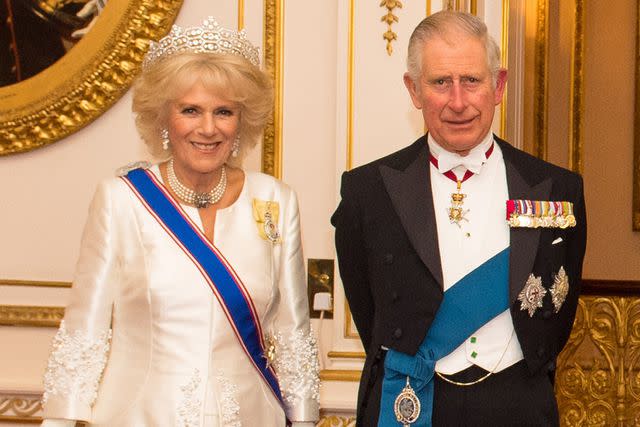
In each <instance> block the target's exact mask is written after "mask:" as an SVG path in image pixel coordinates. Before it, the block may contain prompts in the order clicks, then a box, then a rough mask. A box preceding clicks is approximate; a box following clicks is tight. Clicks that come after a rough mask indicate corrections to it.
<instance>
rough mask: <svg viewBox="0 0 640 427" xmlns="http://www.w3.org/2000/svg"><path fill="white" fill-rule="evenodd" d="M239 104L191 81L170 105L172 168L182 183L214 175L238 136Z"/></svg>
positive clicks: (190, 182)
mask: <svg viewBox="0 0 640 427" xmlns="http://www.w3.org/2000/svg"><path fill="white" fill-rule="evenodd" d="M239 124H240V106H239V105H238V104H236V103H234V102H231V101H229V100H227V99H225V98H223V97H220V96H218V95H217V94H216V93H213V92H212V91H210V90H207V89H205V87H204V86H203V85H202V84H201V83H196V84H194V85H193V86H192V87H191V88H189V89H188V90H187V91H186V92H184V94H183V95H182V96H181V97H179V98H178V99H176V100H175V101H174V102H172V103H171V104H170V106H169V115H168V126H167V128H168V131H169V140H170V141H171V147H172V150H173V159H174V160H173V161H174V169H175V170H176V173H177V174H178V176H179V177H180V178H181V180H183V181H184V184H185V185H189V184H191V186H193V185H194V184H197V183H200V182H202V181H207V180H208V179H212V178H213V177H217V176H218V174H217V172H218V171H219V170H220V168H221V166H222V165H223V164H224V163H225V162H226V161H227V159H228V158H229V155H230V153H231V148H232V146H233V142H234V140H235V139H236V136H237V135H238V126H239Z"/></svg>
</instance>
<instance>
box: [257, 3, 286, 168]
mask: <svg viewBox="0 0 640 427" xmlns="http://www.w3.org/2000/svg"><path fill="white" fill-rule="evenodd" d="M283 1H284V0H264V68H265V70H266V71H267V73H269V75H270V76H271V78H272V80H273V88H274V98H273V103H274V106H273V114H272V116H271V117H270V118H269V120H268V121H267V125H266V126H265V129H264V136H263V139H262V172H264V173H266V174H269V175H272V176H274V177H276V178H280V177H281V176H282V108H283V104H282V101H283V100H282V97H283V78H282V71H283V69H284V55H283V50H284V46H283V43H284V39H283V34H282V31H283V22H282V21H283V16H282V14H283V7H284V6H283V4H282V2H283Z"/></svg>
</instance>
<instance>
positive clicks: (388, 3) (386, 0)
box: [380, 0, 402, 56]
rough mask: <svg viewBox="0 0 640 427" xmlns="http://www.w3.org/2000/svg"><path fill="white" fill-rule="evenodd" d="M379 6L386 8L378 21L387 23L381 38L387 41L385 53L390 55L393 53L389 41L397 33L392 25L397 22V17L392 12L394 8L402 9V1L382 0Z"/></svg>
mask: <svg viewBox="0 0 640 427" xmlns="http://www.w3.org/2000/svg"><path fill="white" fill-rule="evenodd" d="M380 7H385V8H387V13H385V14H384V15H383V16H382V18H381V19H380V21H382V22H384V23H386V24H387V31H385V32H384V33H383V34H382V38H383V39H384V40H386V42H387V54H388V55H389V56H391V54H392V53H393V46H392V45H391V43H392V42H393V41H395V40H397V39H398V35H397V34H396V33H395V32H394V31H393V29H392V25H393V24H395V23H396V22H398V17H397V16H396V15H395V14H394V13H393V11H394V10H395V9H402V3H401V2H400V1H399V0H382V1H381V2H380Z"/></svg>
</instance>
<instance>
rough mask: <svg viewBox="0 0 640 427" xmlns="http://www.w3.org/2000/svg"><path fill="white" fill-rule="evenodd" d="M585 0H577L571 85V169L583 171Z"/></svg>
mask: <svg viewBox="0 0 640 427" xmlns="http://www.w3.org/2000/svg"><path fill="white" fill-rule="evenodd" d="M585 7H586V6H585V1H584V0H575V20H574V27H573V50H572V58H571V87H570V95H569V101H570V102H571V108H569V169H571V170H572V171H574V172H578V173H582V170H583V167H584V165H583V160H582V151H583V149H582V145H583V136H582V135H583V132H582V129H583V116H584V26H585Z"/></svg>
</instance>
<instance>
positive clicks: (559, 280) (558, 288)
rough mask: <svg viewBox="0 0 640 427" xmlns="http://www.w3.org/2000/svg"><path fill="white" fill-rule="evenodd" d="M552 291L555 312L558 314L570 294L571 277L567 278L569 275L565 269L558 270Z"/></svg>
mask: <svg viewBox="0 0 640 427" xmlns="http://www.w3.org/2000/svg"><path fill="white" fill-rule="evenodd" d="M550 291H551V301H552V302H553V307H554V311H555V312H556V313H557V312H559V311H560V308H561V307H562V304H564V300H565V299H567V294H568V293H569V276H567V273H566V272H565V271H564V267H560V270H558V274H556V277H555V278H554V279H553V286H552V287H551V289H550Z"/></svg>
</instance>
